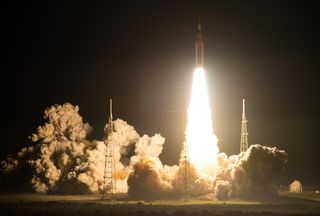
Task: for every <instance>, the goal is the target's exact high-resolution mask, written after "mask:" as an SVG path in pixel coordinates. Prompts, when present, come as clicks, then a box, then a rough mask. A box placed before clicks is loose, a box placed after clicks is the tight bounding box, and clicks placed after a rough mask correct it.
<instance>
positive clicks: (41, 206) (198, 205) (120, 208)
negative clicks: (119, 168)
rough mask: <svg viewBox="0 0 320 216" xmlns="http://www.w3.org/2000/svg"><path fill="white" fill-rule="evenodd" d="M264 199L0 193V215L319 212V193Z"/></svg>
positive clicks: (297, 213) (305, 213) (271, 213)
mask: <svg viewBox="0 0 320 216" xmlns="http://www.w3.org/2000/svg"><path fill="white" fill-rule="evenodd" d="M284 195H286V196H295V197H294V198H287V197H279V198H276V199H273V200H268V201H260V202H259V201H246V200H241V199H233V200H229V201H217V200H192V201H191V200H189V201H184V200H161V201H116V202H108V201H102V200H100V197H98V196H57V195H37V194H11V195H8V194H3V195H0V215H59V216H63V215H80V216H81V215H152V216H157V215H230V216H233V215H320V201H319V200H320V194H314V195H312V199H315V200H318V201H314V200H306V199H305V198H310V193H308V192H305V193H303V194H299V195H298V194H294V195H293V194H289V193H284Z"/></svg>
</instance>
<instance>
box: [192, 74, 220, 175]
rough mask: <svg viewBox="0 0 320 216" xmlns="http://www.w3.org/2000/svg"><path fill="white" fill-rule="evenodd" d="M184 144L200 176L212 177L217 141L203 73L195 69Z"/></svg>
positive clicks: (214, 167)
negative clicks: (186, 145)
mask: <svg viewBox="0 0 320 216" xmlns="http://www.w3.org/2000/svg"><path fill="white" fill-rule="evenodd" d="M186 142H187V144H188V147H189V155H190V162H191V163H192V164H193V165H194V166H195V167H196V169H197V170H198V171H199V172H200V173H201V174H206V175H211V176H213V175H214V169H216V166H217V159H216V158H217V154H218V152H219V149H218V146H217V142H218V139H217V137H216V135H215V134H214V133H213V128H212V121H211V111H210V106H209V99H208V93H207V85H206V79H205V71H204V69H203V68H196V69H195V71H194V76H193V84H192V92H191V98H190V104H189V109H188V124H187V129H186Z"/></svg>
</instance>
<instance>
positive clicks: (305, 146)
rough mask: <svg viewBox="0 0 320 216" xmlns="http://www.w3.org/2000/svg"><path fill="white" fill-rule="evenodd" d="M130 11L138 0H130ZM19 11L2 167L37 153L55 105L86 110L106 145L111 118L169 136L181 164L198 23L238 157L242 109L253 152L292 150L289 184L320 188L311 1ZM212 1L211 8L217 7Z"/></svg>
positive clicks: (37, 5) (40, 5)
mask: <svg viewBox="0 0 320 216" xmlns="http://www.w3.org/2000/svg"><path fill="white" fill-rule="evenodd" d="M128 2H131V1H128ZM132 2H134V3H130V4H129V3H127V2H126V1H123V2H122V3H121V4H120V3H119V4H118V5H115V4H114V3H110V2H109V1H104V4H94V3H91V1H87V2H85V3H79V2H77V1H74V2H72V3H62V2H60V3H59V2H56V1H51V2H48V1H39V2H32V1H23V2H17V1H13V2H11V3H10V5H7V6H4V7H3V8H2V20H3V21H4V23H5V25H4V26H3V27H2V34H3V35H5V39H3V40H2V41H3V43H4V47H5V49H4V53H5V54H6V58H4V60H5V61H4V64H3V67H2V72H3V73H5V74H7V75H9V79H4V78H3V79H1V80H2V94H3V98H5V103H4V104H3V105H2V106H3V107H5V113H4V116H5V118H4V119H5V122H6V123H5V124H2V125H3V126H4V127H5V128H4V129H5V134H3V137H5V139H4V140H2V144H1V158H3V157H4V156H5V155H6V154H8V153H13V152H16V151H17V150H18V149H19V148H20V147H22V146H25V145H30V144H31V142H30V140H29V139H28V136H29V135H31V134H32V132H34V131H35V129H36V127H37V126H38V125H40V124H43V123H44V120H43V118H42V117H43V111H44V109H45V108H46V107H48V106H51V105H54V104H62V103H64V102H71V103H72V104H74V105H79V107H80V114H81V115H82V117H83V119H84V121H85V122H89V123H90V124H91V125H92V126H93V127H94V132H93V134H92V139H93V138H96V139H101V138H102V136H103V127H104V125H105V123H106V121H107V117H108V104H107V103H108V99H109V98H111V97H112V98H113V100H114V116H115V117H116V118H121V119H124V120H126V121H127V122H128V123H129V124H131V125H133V126H134V127H135V128H136V130H137V131H138V133H139V134H140V135H143V134H145V133H146V134H149V135H153V134H154V133H156V132H158V133H161V135H162V136H164V137H166V144H165V146H164V151H163V154H162V155H161V159H162V160H163V162H164V163H168V164H176V163H177V161H178V155H179V151H180V148H181V145H182V141H183V139H184V129H185V123H186V120H185V116H184V113H183V112H164V111H160V110H167V111H181V110H183V109H184V107H185V106H184V104H185V103H187V101H188V99H189V94H190V89H191V82H192V73H193V69H194V42H195V33H196V23H197V19H198V16H199V15H200V16H201V20H202V25H203V29H204V43H205V51H204V52H205V63H204V64H205V69H206V71H207V84H208V91H209V99H210V103H211V109H212V116H213V124H214V129H215V132H216V134H217V136H218V138H219V139H220V141H219V147H220V149H221V151H224V152H226V153H227V154H236V153H238V151H239V142H240V122H241V100H242V98H246V100H247V118H248V121H249V122H248V129H249V133H250V135H249V143H250V144H254V143H261V144H264V145H267V146H272V147H273V146H276V147H278V148H280V149H284V150H285V151H286V152H287V153H288V155H289V162H288V169H287V171H286V172H287V173H288V175H287V176H286V177H285V180H284V183H289V181H292V180H293V179H294V178H297V179H299V180H301V181H302V183H305V184H320V170H319V164H320V157H319V153H320V134H319V133H320V126H319V125H320V118H319V116H320V98H319V94H320V87H319V79H318V73H319V68H320V58H319V57H320V55H319V53H320V44H319V43H320V42H319V38H320V35H319V33H317V32H318V29H319V26H320V25H319V18H320V15H319V14H320V11H319V8H318V7H316V5H312V4H311V2H309V1H308V2H307V1H302V2H300V3H293V1H274V2H273V3H272V2H270V1H254V2H245V1H207V2H205V1H201V3H199V2H198V1H194V2H188V3H187V2H186V1H146V2H141V1H138V3H137V2H136V1H132ZM212 2H214V3H212Z"/></svg>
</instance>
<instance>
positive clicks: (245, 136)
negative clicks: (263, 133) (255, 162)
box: [240, 99, 249, 152]
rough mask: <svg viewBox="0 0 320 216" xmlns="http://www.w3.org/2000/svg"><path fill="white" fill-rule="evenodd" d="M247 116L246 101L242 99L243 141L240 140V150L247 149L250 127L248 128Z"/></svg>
mask: <svg viewBox="0 0 320 216" xmlns="http://www.w3.org/2000/svg"><path fill="white" fill-rule="evenodd" d="M247 122H248V121H247V117H246V101H245V99H242V121H241V141H240V152H245V151H247V149H248V147H249V144H248V135H249V133H248V128H247Z"/></svg>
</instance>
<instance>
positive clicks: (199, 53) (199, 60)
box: [196, 17, 203, 68]
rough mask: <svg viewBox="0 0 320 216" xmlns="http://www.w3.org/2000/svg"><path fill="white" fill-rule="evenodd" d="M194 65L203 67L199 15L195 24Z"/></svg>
mask: <svg viewBox="0 0 320 216" xmlns="http://www.w3.org/2000/svg"><path fill="white" fill-rule="evenodd" d="M196 67H197V68H202V67H203V40H202V30H201V24H200V17H199V21H198V25H197V38H196Z"/></svg>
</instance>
